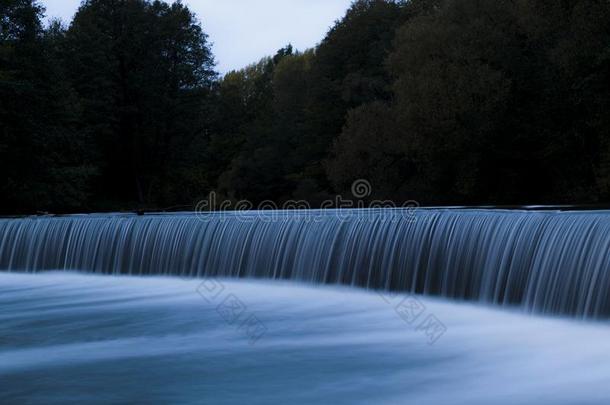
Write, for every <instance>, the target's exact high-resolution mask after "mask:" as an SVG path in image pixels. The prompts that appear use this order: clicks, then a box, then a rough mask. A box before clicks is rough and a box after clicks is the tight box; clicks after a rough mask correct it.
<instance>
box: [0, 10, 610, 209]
mask: <svg viewBox="0 0 610 405" xmlns="http://www.w3.org/2000/svg"><path fill="white" fill-rule="evenodd" d="M200 17H202V18H203V20H200V19H198V18H197V16H195V15H194V14H193V13H192V12H191V11H190V10H189V8H188V7H187V6H186V5H184V4H182V3H180V2H175V3H171V4H170V3H166V2H163V1H158V0H156V1H151V0H121V1H106V0H86V1H84V2H83V3H82V4H81V6H80V7H79V9H78V11H77V13H76V15H75V16H74V18H73V20H72V21H71V22H70V23H69V25H67V26H66V25H64V24H63V23H61V22H59V21H52V22H51V23H46V24H45V23H43V21H44V9H43V7H42V6H41V5H40V3H39V2H37V1H35V0H3V1H2V2H0V125H1V127H0V172H1V173H2V174H1V176H0V191H1V192H2V196H3V197H4V198H3V199H2V202H1V203H0V212H1V213H4V214H15V213H34V212H37V211H52V212H78V211H91V210H132V209H162V208H166V207H183V208H188V207H189V206H190V207H192V206H193V205H194V204H195V203H196V202H197V201H198V200H199V199H202V198H205V197H206V196H207V195H208V194H209V193H210V192H212V191H214V192H216V193H218V194H219V195H220V196H222V197H223V198H227V199H230V200H238V199H248V200H250V201H252V203H253V204H256V203H258V202H261V201H267V200H271V201H274V202H276V203H278V204H279V203H282V202H284V201H287V200H290V199H302V200H306V201H308V202H309V203H311V204H312V206H316V205H317V204H319V203H320V202H321V201H323V200H324V199H326V198H329V197H331V196H332V195H335V194H336V193H341V194H342V195H345V196H348V195H349V194H350V187H351V184H352V183H353V182H354V180H356V179H367V180H368V181H369V182H370V183H371V184H372V188H373V194H372V195H371V196H370V197H371V198H379V199H390V200H394V201H395V202H396V203H398V204H399V203H401V202H403V201H407V200H414V199H415V200H417V201H419V202H420V204H441V205H442V204H545V203H548V204H556V203H604V202H606V201H607V200H608V199H609V198H610V133H609V131H610V129H609V128H610V122H608V121H609V119H610V118H609V117H610V116H609V114H608V111H610V3H608V2H607V1H602V0H566V1H556V2H549V1H545V0H410V1H391V0H357V1H355V2H354V3H353V4H352V6H351V7H350V8H349V10H348V11H347V12H346V14H345V16H343V17H342V18H340V19H339V20H337V21H336V22H335V24H334V25H333V26H332V27H331V28H330V29H329V31H328V33H327V34H326V36H325V37H324V38H323V39H322V41H321V42H320V44H319V45H317V46H316V47H315V48H313V49H308V50H302V51H298V50H296V49H294V48H293V47H292V46H291V45H287V46H285V47H284V48H282V49H280V50H278V51H277V53H276V54H275V55H270V56H268V57H264V58H262V59H261V60H260V61H258V62H256V63H253V64H252V65H250V66H247V67H245V68H243V69H240V70H236V71H232V72H229V73H227V74H225V75H223V76H220V75H219V74H218V73H217V72H215V68H214V66H215V62H214V56H213V55H212V51H211V47H210V41H209V39H208V36H207V34H206V33H205V30H204V28H205V25H203V24H202V21H203V22H205V16H200Z"/></svg>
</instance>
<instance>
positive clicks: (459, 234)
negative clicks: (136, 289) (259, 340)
mask: <svg viewBox="0 0 610 405" xmlns="http://www.w3.org/2000/svg"><path fill="white" fill-rule="evenodd" d="M609 248H610V212H607V211H570V212H562V211H508V210H492V209H417V210H415V211H413V210H407V209H369V210H302V211H299V210H295V211H249V212H245V211H244V212H233V213H231V212H216V213H209V214H205V213H176V214H150V215H143V216H137V215H131V214H92V215H74V216H65V217H32V218H23V219H0V270H3V271H20V272H38V271H45V270H78V271H84V272H92V273H107V274H126V275H173V276H181V277H249V278H270V279H290V280H298V281H305V282H313V283H326V284H347V285H353V286H358V287H364V288H370V289H382V290H389V291H403V292H413V293H418V294H427V295H436V296H443V297H447V298H453V299H459V300H469V301H480V302H485V303H495V304H499V305H505V306H514V307H521V308H523V309H524V310H527V311H531V312H538V313H552V314H562V315H571V316H574V317H584V318H608V317H610V294H609V293H608V292H609V291H610V289H609V287H610V255H609Z"/></svg>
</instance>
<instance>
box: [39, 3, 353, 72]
mask: <svg viewBox="0 0 610 405" xmlns="http://www.w3.org/2000/svg"><path fill="white" fill-rule="evenodd" d="M41 3H42V4H44V6H45V7H46V9H47V12H46V16H47V18H55V17H59V18H61V19H62V20H63V21H64V22H66V23H69V21H70V20H71V18H72V16H73V15H74V13H75V11H76V9H77V8H78V6H79V4H80V0H41ZM183 3H184V4H187V5H188V6H189V8H190V9H191V10H192V11H194V12H195V13H196V14H197V16H198V18H199V20H200V21H201V23H202V26H203V29H204V31H205V32H206V33H207V34H208V35H209V40H210V42H212V43H213V47H212V49H213V52H214V55H215V56H216V61H217V63H218V65H217V67H216V69H217V70H218V71H219V72H220V73H226V72H228V71H230V70H233V69H239V68H242V67H244V66H247V65H249V64H250V63H253V62H256V61H258V60H259V59H260V58H262V57H263V56H269V55H273V54H275V52H276V51H277V50H278V49H280V48H282V47H283V46H285V45H287V44H288V43H291V44H292V45H293V46H294V47H295V48H296V49H299V50H305V49H307V48H311V47H313V46H315V45H316V44H318V43H319V42H320V41H321V40H322V38H323V37H324V35H325V34H326V32H327V31H328V29H329V28H330V27H331V26H332V25H333V23H334V21H335V20H337V19H339V18H341V17H342V16H343V15H344V14H345V11H346V10H347V8H348V7H349V5H350V4H351V0H183Z"/></svg>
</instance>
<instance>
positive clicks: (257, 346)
mask: <svg viewBox="0 0 610 405" xmlns="http://www.w3.org/2000/svg"><path fill="white" fill-rule="evenodd" d="M205 282H206V284H203V285H202V284H201V283H202V281H196V280H180V279H177V278H155V277H153V278H140V277H129V276H123V277H117V276H93V275H78V274H68V273H47V274H36V275H31V274H8V273H0V403H8V404H10V403H29V404H65V403H100V404H106V403H134V404H144V403H187V404H189V403H190V404H201V403H209V404H268V403H293V404H310V403H322V404H422V405H426V404H449V403H450V404H469V405H472V404H489V403H494V404H511V405H512V404H526V403H527V404H529V403H535V404H608V403H610V390H609V389H608V384H609V383H610V328H609V327H608V325H607V324H606V323H605V322H594V323H589V322H582V321H576V320H569V319H560V318H557V319H552V318H542V317H538V316H530V315H524V314H522V313H515V312H512V311H508V310H505V309H498V308H497V307H487V306H480V305H476V306H475V305H472V304H466V303H455V302H449V301H444V300H439V299H431V298H425V297H419V296H417V297H416V296H405V295H398V296H388V295H385V294H379V293H375V292H365V291H361V290H356V289H350V288H342V287H328V286H326V287H324V286H314V285H298V284H294V283H286V282H262V281H259V282H253V281H235V280H224V279H220V280H216V279H215V280H206V281H205ZM227 297H233V298H236V299H237V300H239V302H240V303H242V304H243V307H244V308H245V309H243V311H241V312H240V316H239V318H240V319H237V320H235V319H233V318H230V317H229V318H227V317H226V314H225V313H224V312H223V311H221V310H219V308H222V307H221V306H220V304H222V303H223V302H224V301H225V300H226V299H227ZM404 299H407V300H416V302H419V303H420V304H421V305H422V307H421V308H420V310H418V312H421V311H422V310H423V313H422V314H421V316H420V317H419V319H417V320H416V321H415V322H411V323H409V322H407V321H405V318H404V317H401V316H400V313H399V312H397V311H396V308H397V306H400V305H399V304H400V303H401V302H405V301H403V300H404ZM403 315H404V314H403ZM430 315H432V316H435V317H436V319H438V320H439V321H440V322H442V323H443V325H444V326H445V327H446V331H445V333H444V334H443V335H442V336H440V338H438V340H436V341H435V342H434V343H433V344H430V339H429V336H428V335H427V334H426V333H425V331H422V330H421V329H420V330H418V325H419V323H420V321H421V320H425V318H426V317H427V316H430ZM253 316H254V317H256V319H258V320H259V322H260V323H261V325H263V326H264V328H263V329H262V330H263V331H264V333H262V334H260V333H259V334H256V335H255V337H256V339H254V341H253V339H252V336H253V335H252V330H249V329H248V327H246V328H241V327H240V324H241V321H242V320H245V319H248V318H250V317H253ZM407 320H410V319H407ZM259 332H260V331H259Z"/></svg>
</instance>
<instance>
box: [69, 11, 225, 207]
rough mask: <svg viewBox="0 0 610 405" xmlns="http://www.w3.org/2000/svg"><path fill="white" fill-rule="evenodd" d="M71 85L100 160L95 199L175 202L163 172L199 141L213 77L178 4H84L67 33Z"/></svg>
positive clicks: (206, 51) (201, 40)
mask: <svg viewBox="0 0 610 405" xmlns="http://www.w3.org/2000/svg"><path fill="white" fill-rule="evenodd" d="M68 46H69V55H70V59H69V60H68V63H69V64H70V66H71V72H72V80H73V83H74V86H75V88H76V90H77V92H78V94H79V95H80V97H81V98H82V100H83V106H84V119H85V126H86V128H87V130H88V131H90V133H91V135H92V136H93V137H94V139H95V142H96V149H97V150H98V151H99V153H100V158H99V165H100V169H101V182H100V184H99V187H100V188H99V189H100V196H105V197H107V198H108V197H111V198H112V199H115V200H118V201H137V202H138V203H139V204H163V203H167V202H169V201H175V200H176V199H177V198H176V196H174V195H173V194H174V193H175V192H177V191H178V192H179V190H176V188H174V187H172V185H171V184H172V182H170V181H169V180H170V178H171V177H172V174H171V172H173V171H174V170H177V171H179V170H180V165H182V164H184V153H185V151H187V150H188V149H189V147H190V144H191V143H192V142H195V139H196V138H197V137H200V136H203V135H204V133H205V128H206V126H207V122H206V121H207V117H206V116H205V115H204V113H205V112H206V111H207V104H206V103H207V102H208V101H209V94H210V91H211V86H212V83H213V81H214V80H215V77H216V73H215V72H214V70H213V66H214V61H213V57H212V54H211V51H210V48H209V44H208V41H207V35H206V34H205V33H204V32H203V31H202V29H201V26H200V25H199V24H198V22H197V20H196V18H195V16H194V15H193V14H192V13H191V12H190V10H188V8H187V7H186V6H184V5H183V4H181V3H179V2H178V3H173V4H172V5H169V4H167V3H163V2H160V1H154V2H148V1H145V0H121V1H102V0H90V1H87V2H84V3H83V4H82V5H81V7H80V8H79V10H78V12H77V13H76V15H75V17H74V21H73V22H72V24H71V26H70V29H69V31H68Z"/></svg>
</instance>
